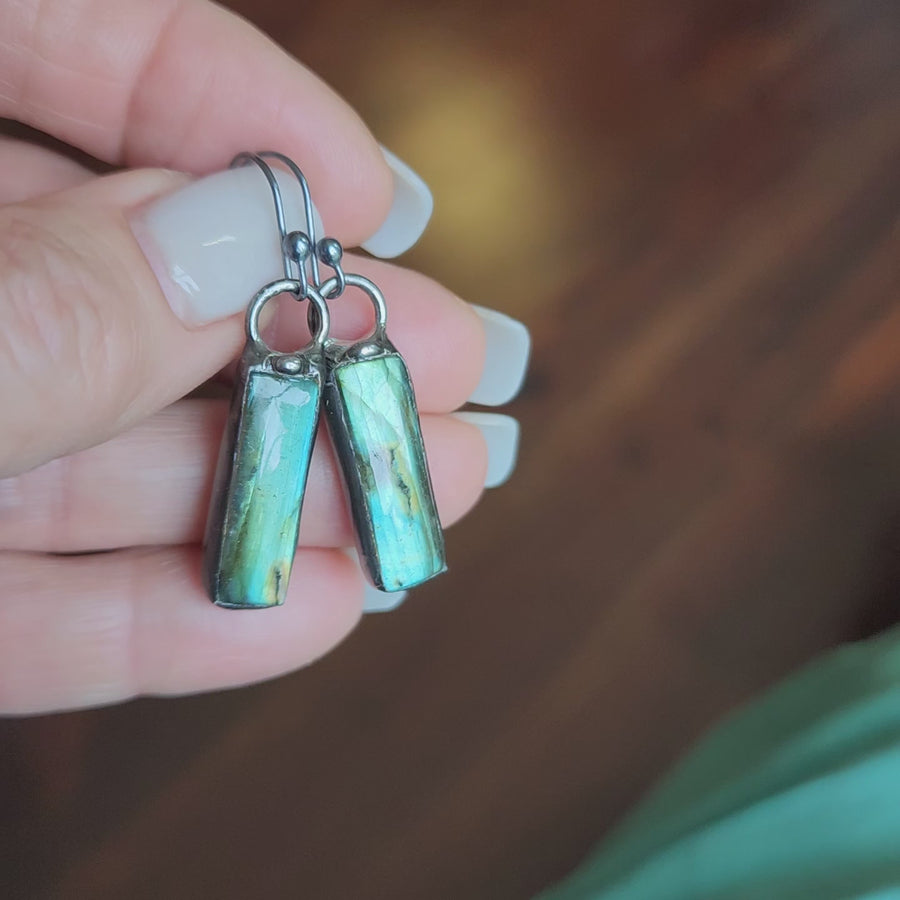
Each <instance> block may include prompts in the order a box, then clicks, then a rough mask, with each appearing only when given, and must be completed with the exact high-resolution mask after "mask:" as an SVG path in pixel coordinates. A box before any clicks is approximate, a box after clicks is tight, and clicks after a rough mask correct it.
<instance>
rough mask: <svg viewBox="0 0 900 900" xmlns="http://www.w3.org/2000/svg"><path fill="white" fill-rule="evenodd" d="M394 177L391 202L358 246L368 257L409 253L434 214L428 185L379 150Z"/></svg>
mask: <svg viewBox="0 0 900 900" xmlns="http://www.w3.org/2000/svg"><path fill="white" fill-rule="evenodd" d="M381 152H382V153H383V154H384V158H385V160H387V164H388V166H389V167H390V169H391V173H392V174H393V176H394V202H393V204H392V206H391V210H390V212H389V213H388V216H387V218H386V219H385V220H384V222H383V223H382V225H381V228H379V229H378V231H376V232H375V234H373V235H372V237H370V238H369V239H368V240H367V241H364V242H363V244H362V248H363V250H366V251H368V252H369V253H371V254H372V256H380V257H382V258H383V259H390V258H391V257H394V256H399V255H400V254H401V253H405V252H406V251H407V250H409V248H410V247H412V246H413V244H415V243H416V241H418V240H419V238H420V237H422V234H423V233H424V231H425V226H426V225H428V220H429V219H430V218H431V213H432V211H433V210H434V198H433V197H432V196H431V191H430V190H429V189H428V185H427V184H425V182H424V181H423V180H422V179H421V177H420V176H419V175H417V174H416V173H415V172H414V171H413V170H412V169H411V168H410V167H409V166H408V165H407V164H406V163H405V162H403V160H402V159H398V158H397V157H396V156H394V154H393V153H391V151H390V150H386V149H385V148H384V147H382V148H381Z"/></svg>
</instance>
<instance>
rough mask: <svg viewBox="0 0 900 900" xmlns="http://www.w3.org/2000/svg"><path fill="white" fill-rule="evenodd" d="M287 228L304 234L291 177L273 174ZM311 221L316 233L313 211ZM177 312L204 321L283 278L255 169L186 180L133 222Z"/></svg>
mask: <svg viewBox="0 0 900 900" xmlns="http://www.w3.org/2000/svg"><path fill="white" fill-rule="evenodd" d="M276 177H277V178H278V183H279V186H280V187H281V191H282V197H283V201H284V210H285V221H286V224H287V229H288V231H291V230H293V229H300V230H302V231H306V230H307V227H306V215H305V212H304V209H303V200H302V195H301V193H300V189H299V186H298V184H297V182H296V181H295V180H294V179H293V178H292V176H290V175H289V174H287V173H285V172H281V171H277V172H276ZM316 226H317V230H318V231H319V233H322V230H321V223H320V221H319V219H318V215H316ZM131 227H132V230H133V231H134V234H135V237H136V238H137V240H138V242H139V243H140V245H141V248H142V249H143V251H144V255H145V256H146V257H147V259H148V260H149V262H150V265H151V266H152V267H153V270H154V272H155V273H156V277H157V279H158V280H159V282H160V284H161V285H162V288H163V291H164V292H165V295H166V298H167V299H168V301H169V304H170V305H171V307H172V309H173V310H174V311H175V313H176V315H178V316H179V318H181V319H182V320H183V321H185V322H187V323H188V324H191V325H202V324H204V323H206V322H212V321H214V320H215V319H222V318H225V317H226V316H230V315H234V314H235V313H237V312H240V311H241V310H243V309H246V307H247V303H248V302H249V300H250V298H251V297H252V296H253V295H254V294H255V293H256V292H257V291H258V290H259V288H260V286H261V285H264V284H266V283H267V282H270V281H276V280H277V279H279V278H282V277H284V267H283V262H282V255H281V245H280V240H279V237H278V229H277V228H276V227H275V219H274V205H273V201H272V193H271V190H270V188H269V185H268V182H267V181H266V179H265V176H264V175H263V173H262V172H261V171H260V170H259V169H257V168H256V166H246V167H243V168H238V169H229V170H227V171H224V172H217V173H215V174H214V175H208V176H207V177H205V178H201V179H198V180H197V181H192V182H191V183H190V184H188V185H187V186H186V187H184V188H182V189H181V190H179V191H176V192H175V193H173V194H169V195H167V196H165V197H162V198H161V199H159V200H157V201H155V202H154V203H152V204H150V205H149V206H147V207H145V208H143V209H141V210H139V211H138V212H137V213H136V214H135V216H133V218H132V221H131Z"/></svg>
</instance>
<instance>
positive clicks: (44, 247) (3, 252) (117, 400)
mask: <svg viewBox="0 0 900 900" xmlns="http://www.w3.org/2000/svg"><path fill="white" fill-rule="evenodd" d="M212 177H213V178H215V177H221V176H212ZM244 177H245V178H246V176H244ZM196 184H199V183H198V182H193V183H192V182H190V181H189V180H188V179H187V178H186V176H183V175H179V174H177V173H173V172H168V171H163V170H142V171H130V172H123V173H119V174H115V175H110V176H107V177H104V178H98V179H95V180H93V181H90V182H88V183H86V184H83V185H80V186H78V187H75V188H72V189H70V190H67V191H63V192H60V193H58V194H53V195H51V196H48V197H43V198H39V199H36V200H33V201H31V202H28V203H23V204H17V205H11V206H6V207H3V208H0V385H2V387H0V422H2V429H0V477H2V476H4V475H11V474H16V473H18V472H21V471H24V470H26V469H29V468H32V467H34V466H36V465H39V464H40V463H42V462H46V461H47V460H49V459H52V458H55V457H57V456H61V455H64V454H68V453H71V452H73V451H75V450H79V449H82V448H83V447H86V446H89V445H91V444H95V443H99V442H100V441H103V440H105V439H106V438H108V437H110V436H111V435H113V434H115V433H116V432H118V431H121V430H123V429H125V428H127V427H129V426H130V425H132V424H134V423H135V422H136V421H138V420H140V419H142V418H144V417H146V416H147V415H149V414H151V413H153V412H155V411H156V410H158V409H160V408H162V407H163V406H166V405H167V404H169V403H171V402H172V401H174V400H176V399H177V398H179V397H181V396H183V395H184V394H185V393H187V392H188V391H190V390H192V389H193V388H194V387H196V386H197V385H198V384H200V383H202V382H203V381H205V380H206V379H207V378H209V377H210V376H212V375H213V374H215V373H216V372H217V371H218V370H219V369H220V368H222V367H223V366H224V365H225V364H226V363H227V362H228V361H229V360H230V359H232V358H233V357H234V356H235V355H236V354H237V353H238V352H239V350H240V346H241V344H242V341H243V323H242V320H241V317H240V316H237V315H235V313H236V312H238V311H239V310H240V309H241V308H242V307H244V306H246V304H247V303H248V302H249V299H250V297H249V296H240V297H239V296H237V295H236V294H235V293H234V292H233V291H232V292H230V291H227V290H226V291H224V292H222V293H221V295H219V296H217V297H213V298H212V299H210V297H208V296H207V297H205V300H204V302H205V307H204V320H205V321H206V322H207V324H205V325H202V326H198V325H196V324H194V323H195V322H196V317H192V316H191V313H190V310H188V309H186V308H185V306H184V304H183V303H181V304H175V303H173V304H170V303H169V302H167V300H166V296H167V295H169V296H171V294H172V292H171V291H170V290H169V286H168V285H166V284H163V285H161V284H160V281H159V280H158V279H157V276H156V275H155V274H154V265H155V262H156V261H154V265H151V261H150V260H148V257H147V255H145V252H144V250H143V249H142V245H143V246H145V247H149V245H150V244H152V235H151V236H150V237H149V238H148V237H147V236H146V235H145V236H143V237H141V239H140V241H139V239H138V238H137V237H136V236H135V235H136V234H138V235H140V234H141V230H140V228H135V229H133V228H132V226H131V224H130V223H131V222H132V221H136V220H139V219H140V218H141V212H140V211H141V210H144V209H147V208H148V204H149V208H151V209H152V208H153V201H154V200H156V199H158V198H160V197H162V196H163V195H166V194H169V193H171V192H172V191H178V190H182V191H191V190H192V189H194V185H196ZM255 189H256V197H257V199H258V202H259V203H260V204H262V203H263V201H264V200H266V199H267V198H266V188H265V185H264V183H263V185H262V187H261V188H260V186H259V185H256V186H255ZM259 198H262V199H259ZM241 199H242V198H241V197H240V196H234V197H233V198H232V206H233V207H235V209H237V210H240V208H241ZM268 202H269V203H271V199H270V198H269V199H268ZM243 208H244V209H245V210H246V205H244V207H243ZM261 208H263V207H261ZM219 214H221V210H220V211H219ZM269 215H270V216H271V212H269ZM271 227H274V222H272V226H271ZM267 235H268V236H270V237H271V233H269V232H267ZM272 243H273V246H274V247H275V248H276V251H275V252H277V244H278V241H277V233H275V236H274V238H272ZM238 249H239V248H238ZM148 253H149V254H150V256H151V257H152V256H153V253H152V250H149V249H148ZM275 259H276V260H277V259H278V257H277V256H275ZM232 260H233V262H234V266H235V268H236V269H240V268H241V265H242V264H241V261H240V254H239V253H238V252H236V253H235V254H233V255H232ZM227 262H228V260H227V259H226V260H224V262H223V264H226V263H227ZM155 267H156V270H157V271H161V272H162V274H161V275H160V277H161V278H162V279H163V280H165V274H164V270H161V269H160V267H159V266H158V265H156V266H155ZM245 267H246V266H245ZM229 268H230V265H229ZM251 268H256V269H258V268H259V263H258V261H254V263H253V266H251ZM266 268H267V269H268V265H267V266H266ZM254 276H255V277H258V278H259V280H258V281H257V287H259V286H262V284H263V283H264V282H265V281H270V280H276V279H277V278H279V277H281V275H280V269H279V268H278V267H273V270H272V271H271V272H269V271H266V272H264V273H260V272H258V271H257V272H255V273H254Z"/></svg>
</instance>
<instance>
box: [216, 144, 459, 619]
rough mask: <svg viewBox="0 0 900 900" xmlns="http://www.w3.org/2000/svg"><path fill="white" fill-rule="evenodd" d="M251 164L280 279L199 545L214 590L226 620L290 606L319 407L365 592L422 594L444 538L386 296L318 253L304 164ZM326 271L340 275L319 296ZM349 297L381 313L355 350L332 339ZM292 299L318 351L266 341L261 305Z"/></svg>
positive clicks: (243, 381)
mask: <svg viewBox="0 0 900 900" xmlns="http://www.w3.org/2000/svg"><path fill="white" fill-rule="evenodd" d="M269 159H275V160H277V161H279V162H281V163H282V164H283V165H284V166H285V167H286V168H287V169H288V170H289V171H290V172H291V173H292V174H293V175H294V177H295V178H296V180H297V181H298V183H299V185H300V189H301V192H302V196H303V201H304V206H305V214H306V223H305V225H306V231H305V232H302V231H292V232H288V231H287V228H286V223H285V215H284V204H283V200H282V195H281V189H280V187H279V184H278V180H277V179H276V177H275V174H274V172H273V170H272V168H271V166H270V165H269V164H268V161H267V160H269ZM249 164H253V165H256V166H257V167H258V168H259V169H260V170H261V171H262V173H263V175H264V176H265V178H266V180H267V182H268V184H269V187H270V189H271V192H272V197H273V200H274V205H275V214H276V220H277V225H278V235H279V236H280V241H281V251H282V256H283V260H284V278H282V279H281V280H278V281H273V282H272V283H271V284H268V285H266V286H265V287H263V288H262V289H261V290H260V291H259V292H258V293H257V294H256V296H255V297H254V298H253V299H252V301H251V303H250V305H249V307H248V309H247V315H246V320H245V324H246V334H247V341H246V345H245V348H244V352H243V354H242V357H241V361H240V364H239V367H238V373H237V377H236V381H235V388H234V394H233V397H232V403H231V411H230V414H229V419H228V424H227V427H226V431H225V435H224V437H223V441H222V448H221V452H220V456H219V464H218V467H217V471H216V479H215V485H214V493H213V499H212V502H211V504H210V511H209V517H208V520H207V527H206V536H205V539H204V570H203V574H204V581H205V584H206V587H207V591H208V592H209V595H210V598H211V599H212V600H213V602H214V603H216V604H218V605H220V606H224V607H228V608H230V609H259V608H265V607H269V606H277V605H279V604H281V603H282V602H283V601H284V598H285V595H286V592H287V586H288V580H289V578H290V574H291V568H292V564H293V558H294V553H295V550H296V546H297V535H298V531H299V527H300V513H301V510H302V505H303V493H304V490H305V486H306V478H307V474H308V472H309V463H310V457H311V454H312V450H313V444H314V441H315V435H316V429H317V425H318V419H319V408H320V405H321V403H322V402H324V405H325V410H326V417H327V420H328V426H329V431H330V433H331V438H332V443H333V444H334V447H335V450H336V452H337V458H338V462H339V464H340V468H341V473H342V476H343V482H344V485H345V487H346V494H347V499H348V501H349V505H350V512H351V517H352V519H353V523H354V526H355V529H356V536H357V547H358V550H359V555H360V560H361V562H362V564H363V568H364V570H365V572H366V574H367V576H368V578H369V580H370V581H371V582H372V584H373V585H374V586H375V587H377V588H379V589H380V590H383V591H402V590H405V589H407V588H410V587H413V586H415V585H417V584H421V583H422V582H423V581H427V580H428V579H429V578H432V577H434V576H435V575H438V574H440V573H441V572H443V571H445V569H446V564H445V559H444V539H443V532H442V531H441V526H440V520H439V518H438V514H437V508H436V506H435V501H434V492H433V490H432V486H431V479H430V476H429V473H428V464H427V461H426V458H425V449H424V445H423V442H422V432H421V428H420V425H419V417H418V412H417V409H416V400H415V394H414V391H413V387H412V382H411V380H410V377H409V371H408V369H407V367H406V363H405V362H404V361H403V358H402V357H401V356H400V354H399V353H398V352H397V350H396V349H395V348H394V346H393V345H392V344H391V342H390V341H389V339H388V337H387V330H386V329H387V307H386V304H385V301H384V296H383V295H382V293H381V291H380V290H379V289H378V287H377V286H376V285H375V284H373V283H372V282H371V281H369V279H367V278H364V277H363V276H361V275H352V274H345V272H344V270H343V268H342V265H341V260H342V256H343V249H342V247H341V245H340V244H339V243H338V241H336V240H335V239H334V238H323V239H321V240H319V241H317V240H316V229H315V217H314V213H313V207H312V202H311V200H310V193H309V187H308V185H307V182H306V178H305V177H304V176H303V173H302V172H301V171H300V169H299V168H298V167H297V166H296V164H295V163H293V162H292V161H291V160H290V159H288V158H287V157H285V156H283V155H281V154H278V153H269V152H267V153H259V154H246V153H245V154H241V155H240V156H239V157H237V158H236V160H235V163H234V165H249ZM319 261H321V262H322V263H324V264H326V265H327V266H329V267H330V268H332V269H333V270H334V272H335V275H334V276H333V277H332V278H330V279H328V280H327V281H325V282H324V283H322V282H321V280H320V278H319V269H318V262H319ZM348 286H349V287H354V288H358V289H360V290H362V291H363V292H364V293H365V294H367V295H368V297H369V299H370V300H371V301H372V304H373V306H374V308H375V327H374V329H373V331H372V332H371V334H369V335H368V336H367V337H365V338H363V339H362V340H358V341H353V342H347V341H339V340H335V339H333V338H331V337H330V336H329V324H330V319H329V313H328V302H331V301H334V300H336V299H337V298H338V297H340V296H341V295H342V294H343V292H344V291H345V289H346V288H347V287H348ZM285 293H287V294H291V295H293V296H294V298H295V299H297V300H302V301H307V302H308V304H309V308H308V315H307V319H308V321H309V324H310V333H311V339H310V342H309V343H308V344H307V346H305V347H303V348H301V349H300V350H297V351H295V352H293V353H280V352H277V351H274V350H272V349H271V348H269V347H268V346H267V345H266V344H265V342H264V341H263V340H262V338H261V337H260V334H259V326H258V319H259V314H260V311H261V310H262V308H263V306H264V305H265V304H266V303H267V302H268V301H269V300H271V299H272V298H274V297H276V296H278V295H279V294H285Z"/></svg>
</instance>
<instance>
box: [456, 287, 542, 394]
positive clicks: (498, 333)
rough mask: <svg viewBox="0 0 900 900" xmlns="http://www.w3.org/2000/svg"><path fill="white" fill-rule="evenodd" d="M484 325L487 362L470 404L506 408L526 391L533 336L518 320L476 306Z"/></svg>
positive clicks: (474, 307) (475, 308) (493, 310)
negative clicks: (504, 405)
mask: <svg viewBox="0 0 900 900" xmlns="http://www.w3.org/2000/svg"><path fill="white" fill-rule="evenodd" d="M473 309H474V310H475V312H476V313H477V314H478V316H479V318H480V319H481V321H482V323H483V324H484V333H485V362H484V371H483V372H482V373H481V381H479V382H478V386H477V387H476V388H475V390H474V391H473V392H472V395H471V396H470V397H469V402H470V403H481V404H483V405H484V406H502V405H503V404H504V403H509V401H510V400H512V399H513V397H515V396H516V394H518V393H519V391H520V390H521V389H522V383H523V382H524V381H525V374H526V373H527V372H528V359H529V357H530V356H531V335H530V334H529V333H528V329H527V328H526V327H525V326H524V325H523V324H522V323H521V322H519V321H518V320H517V319H513V318H511V317H510V316H507V315H505V314H504V313H501V312H497V310H495V309H487V308H485V307H483V306H475V305H474V304H473Z"/></svg>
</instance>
